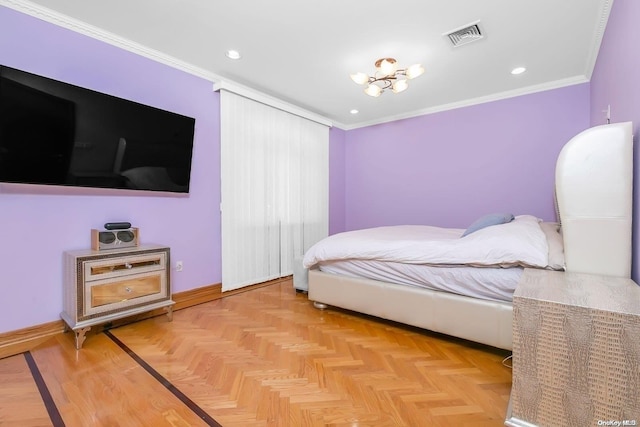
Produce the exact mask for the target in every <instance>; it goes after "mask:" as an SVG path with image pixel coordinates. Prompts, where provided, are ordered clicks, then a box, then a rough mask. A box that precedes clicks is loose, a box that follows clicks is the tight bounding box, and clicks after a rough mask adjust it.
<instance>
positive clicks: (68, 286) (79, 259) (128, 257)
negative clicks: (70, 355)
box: [60, 245, 174, 349]
mask: <svg viewBox="0 0 640 427" xmlns="http://www.w3.org/2000/svg"><path fill="white" fill-rule="evenodd" d="M170 266H171V262H170V249H169V248H168V247H165V246H161V245H144V246H137V247H132V248H124V249H113V250H102V251H96V250H79V251H68V252H65V253H64V269H65V283H64V311H63V312H62V313H61V314H60V316H61V317H62V319H63V320H64V321H65V323H66V325H67V327H68V328H69V329H71V330H73V331H74V333H75V334H76V337H75V339H76V348H77V349H80V348H82V344H83V342H84V339H85V333H86V332H87V331H88V330H89V329H91V326H93V325H96V324H100V323H107V322H110V321H112V320H116V319H120V318H123V317H127V316H131V315H134V314H138V313H143V312H146V311H150V310H154V309H157V308H165V310H167V315H168V317H169V320H171V318H172V306H173V304H174V302H173V301H172V300H171V284H170V274H169V273H170Z"/></svg>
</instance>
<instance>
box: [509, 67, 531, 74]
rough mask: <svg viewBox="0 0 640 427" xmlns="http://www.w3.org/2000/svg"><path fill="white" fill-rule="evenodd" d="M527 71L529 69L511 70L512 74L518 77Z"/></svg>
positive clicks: (517, 68) (518, 68)
mask: <svg viewBox="0 0 640 427" xmlns="http://www.w3.org/2000/svg"><path fill="white" fill-rule="evenodd" d="M525 71H527V69H526V68H524V67H516V68H514V69H513V70H511V74H514V75H518V74H522V73H524V72H525Z"/></svg>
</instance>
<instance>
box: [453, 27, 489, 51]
mask: <svg viewBox="0 0 640 427" xmlns="http://www.w3.org/2000/svg"><path fill="white" fill-rule="evenodd" d="M446 36H447V37H449V40H451V43H453V45H454V46H455V47H457V46H462V45H465V44H469V43H471V42H475V41H477V40H480V39H483V38H484V34H482V31H480V26H479V24H478V23H475V24H471V25H467V26H465V27H462V28H460V29H457V30H453V31H452V32H450V33H446Z"/></svg>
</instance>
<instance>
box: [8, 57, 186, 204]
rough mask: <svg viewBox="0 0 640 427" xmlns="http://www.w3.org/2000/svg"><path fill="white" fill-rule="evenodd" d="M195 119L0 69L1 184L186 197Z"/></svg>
mask: <svg viewBox="0 0 640 427" xmlns="http://www.w3.org/2000/svg"><path fill="white" fill-rule="evenodd" d="M194 129H195V119H193V118H191V117H186V116H183V115H180V114H176V113H172V112H169V111H165V110H161V109H158V108H154V107H150V106H147V105H143V104H139V103H137V102H133V101H129V100H125V99H122V98H117V97H114V96H111V95H107V94H104V93H100V92H96V91H93V90H89V89H84V88H81V87H78V86H74V85H70V84H67V83H63V82H60V81H56V80H52V79H49V78H46V77H42V76H38V75H35V74H31V73H27V72H24V71H20V70H16V69H14V68H10V67H6V66H2V65H0V182H4V183H19V184H44V185H63V186H74V187H92V188H117V189H130V190H145V191H161V192H173V193H188V192H189V180H190V176H191V156H192V151H193V136H194Z"/></svg>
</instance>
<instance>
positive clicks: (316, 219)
mask: <svg viewBox="0 0 640 427" xmlns="http://www.w3.org/2000/svg"><path fill="white" fill-rule="evenodd" d="M220 99H221V105H220V115H221V183H222V184H221V185H222V188H221V193H222V207H221V208H222V290H223V291H228V290H232V289H237V288H240V287H243V286H247V285H251V284H255V283H260V282H264V281H266V280H271V279H275V278H278V277H282V276H287V275H290V274H292V272H293V262H294V259H295V258H297V257H301V256H302V255H303V254H304V252H305V251H306V250H307V249H308V248H309V247H310V246H311V245H313V244H314V243H315V242H317V241H318V240H320V239H321V238H323V237H326V236H327V235H328V229H329V227H328V223H329V190H328V186H329V184H328V183H329V128H328V127H327V126H325V125H322V124H319V123H316V122H313V121H311V120H308V119H305V118H302V117H299V116H297V115H294V114H291V113H287V112H284V111H282V110H279V109H277V108H274V107H270V106H268V105H265V104H262V103H260V102H257V101H253V100H251V99H248V98H245V97H243V96H240V95H236V94H234V93H231V92H228V91H226V90H221V91H220Z"/></svg>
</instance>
